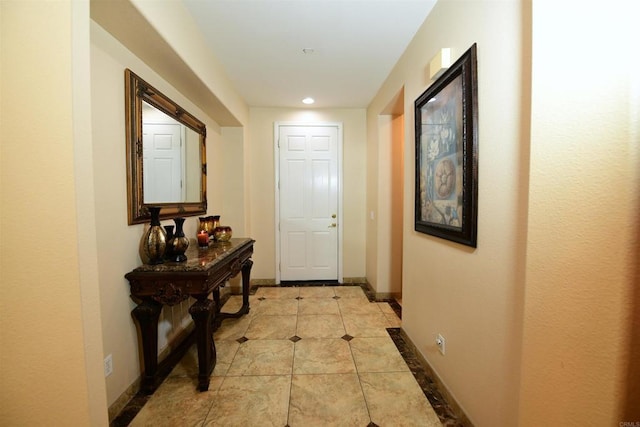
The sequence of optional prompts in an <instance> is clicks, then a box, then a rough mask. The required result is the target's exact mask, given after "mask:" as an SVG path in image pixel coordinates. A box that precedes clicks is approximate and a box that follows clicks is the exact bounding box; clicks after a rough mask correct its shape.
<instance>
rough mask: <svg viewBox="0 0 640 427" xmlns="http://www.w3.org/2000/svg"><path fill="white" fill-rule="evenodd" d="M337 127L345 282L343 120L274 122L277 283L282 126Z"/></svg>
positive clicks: (340, 236) (340, 275)
mask: <svg viewBox="0 0 640 427" xmlns="http://www.w3.org/2000/svg"><path fill="white" fill-rule="evenodd" d="M305 126H308V127H325V126H326V127H335V128H337V129H338V141H337V143H338V165H337V167H338V227H337V232H338V277H337V279H338V282H339V283H342V282H343V259H342V258H343V251H342V239H343V235H344V233H343V232H342V228H343V227H344V221H343V210H344V209H343V203H342V194H343V187H342V180H343V173H342V164H343V163H342V123H341V122H318V123H314V122H274V124H273V154H274V160H275V163H274V164H275V173H274V175H275V182H274V188H275V203H276V205H275V218H274V229H275V238H276V242H275V243H276V249H275V261H276V263H275V270H276V285H279V284H280V186H279V183H280V152H279V146H278V139H279V136H280V128H281V127H305Z"/></svg>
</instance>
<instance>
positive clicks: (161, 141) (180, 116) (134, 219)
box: [125, 69, 207, 225]
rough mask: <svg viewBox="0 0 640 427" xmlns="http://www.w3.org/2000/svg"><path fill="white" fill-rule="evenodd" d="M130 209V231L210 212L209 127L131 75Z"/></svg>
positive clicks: (128, 124)
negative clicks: (153, 211)
mask: <svg viewBox="0 0 640 427" xmlns="http://www.w3.org/2000/svg"><path fill="white" fill-rule="evenodd" d="M125 97H126V100H125V112H126V136H127V138H126V140H127V209H128V220H129V225H132V224H139V223H143V222H148V221H149V219H150V218H151V216H150V214H149V209H148V207H149V206H160V207H161V210H160V218H161V219H166V218H175V217H177V216H195V215H203V214H205V213H206V212H207V187H206V186H207V181H206V178H207V163H206V138H207V129H206V126H205V125H204V123H202V122H201V121H200V120H198V119H197V118H196V117H194V116H193V115H191V114H189V113H188V112H187V111H186V110H185V109H184V108H182V107H180V106H179V105H178V104H176V103H175V102H173V101H172V100H171V99H169V98H168V97H167V96H165V95H164V94H162V93H161V92H160V91H158V90H157V89H155V88H154V87H153V86H151V85H150V84H148V83H147V82H145V81H144V80H142V79H141V78H140V77H138V76H137V75H136V74H135V73H134V72H133V71H131V70H129V69H126V70H125Z"/></svg>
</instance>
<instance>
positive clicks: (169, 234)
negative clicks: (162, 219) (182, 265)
mask: <svg viewBox="0 0 640 427" xmlns="http://www.w3.org/2000/svg"><path fill="white" fill-rule="evenodd" d="M173 227H174V226H173V225H165V226H164V229H165V230H166V232H167V248H166V249H165V250H164V259H165V260H167V261H170V260H171V257H172V255H173V251H172V250H171V240H173Z"/></svg>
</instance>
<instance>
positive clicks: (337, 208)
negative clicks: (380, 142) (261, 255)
mask: <svg viewBox="0 0 640 427" xmlns="http://www.w3.org/2000/svg"><path fill="white" fill-rule="evenodd" d="M275 151H276V153H275V161H276V216H275V217H276V227H275V229H276V283H280V282H281V281H311V280H327V281H342V255H341V254H342V232H341V223H342V202H341V200H342V197H341V195H342V185H341V183H342V170H341V160H342V159H341V157H342V156H341V153H342V125H341V124H335V123H318V124H300V123H276V124H275Z"/></svg>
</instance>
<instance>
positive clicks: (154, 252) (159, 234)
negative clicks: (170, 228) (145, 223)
mask: <svg viewBox="0 0 640 427" xmlns="http://www.w3.org/2000/svg"><path fill="white" fill-rule="evenodd" d="M149 212H150V213H151V224H150V225H149V229H148V230H147V231H146V232H145V233H144V237H143V239H142V250H143V251H144V253H145V255H146V256H147V258H148V260H147V263H148V264H152V265H154V264H162V260H163V257H164V252H165V250H166V248H167V232H166V231H165V230H164V229H163V228H162V226H161V225H160V208H159V207H158V206H150V207H149Z"/></svg>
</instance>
